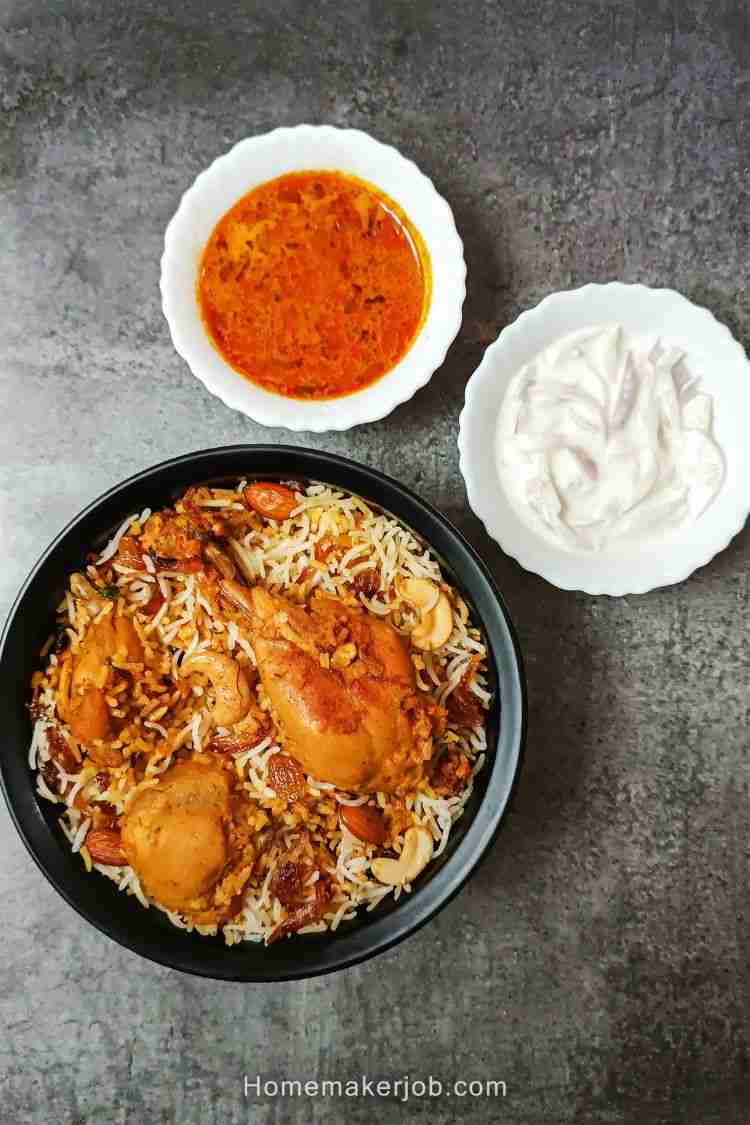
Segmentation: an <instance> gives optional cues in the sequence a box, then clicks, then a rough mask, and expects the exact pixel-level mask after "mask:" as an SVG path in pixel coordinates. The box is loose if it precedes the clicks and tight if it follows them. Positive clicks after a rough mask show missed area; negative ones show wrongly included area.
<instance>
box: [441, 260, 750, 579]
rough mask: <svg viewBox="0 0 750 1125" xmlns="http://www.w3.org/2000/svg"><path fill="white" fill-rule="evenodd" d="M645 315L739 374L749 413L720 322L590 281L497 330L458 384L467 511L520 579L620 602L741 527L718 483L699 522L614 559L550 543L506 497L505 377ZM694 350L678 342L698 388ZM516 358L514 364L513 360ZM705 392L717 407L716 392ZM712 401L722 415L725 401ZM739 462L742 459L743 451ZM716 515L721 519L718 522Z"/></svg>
mask: <svg viewBox="0 0 750 1125" xmlns="http://www.w3.org/2000/svg"><path fill="white" fill-rule="evenodd" d="M646 310H648V315H650V316H652V317H654V318H658V319H659V321H660V324H661V325H664V326H665V327H663V328H662V329H660V332H659V335H662V336H663V337H664V338H665V339H667V340H672V339H673V338H678V337H680V338H684V337H687V336H690V335H691V334H692V335H693V336H694V338H697V337H698V336H699V335H700V336H701V339H702V340H704V341H710V343H711V346H712V349H713V350H715V351H717V352H718V351H721V354H722V359H721V361H720V362H717V364H716V368H717V370H721V371H726V370H730V369H732V368H733V367H734V368H735V369H736V371H738V372H741V374H742V375H743V377H744V384H742V383H741V381H740V380H737V381H736V382H735V383H734V393H735V394H739V393H743V394H744V395H745V397H746V399H747V402H746V406H747V407H748V408H750V390H749V389H748V388H750V379H749V378H748V376H750V362H749V361H748V358H747V355H746V354H745V351H744V349H743V347H742V345H741V344H740V342H739V341H738V340H737V339H736V338H735V337H734V336H733V334H732V332H731V331H730V329H729V328H728V327H727V325H725V324H723V323H722V322H721V321H719V320H718V319H717V318H716V317H715V316H714V314H713V313H712V312H711V311H710V309H707V308H705V307H703V306H701V305H697V304H695V303H694V302H693V301H690V300H689V299H688V298H687V297H685V296H684V295H683V294H682V293H679V292H678V291H677V290H675V289H669V288H664V287H662V288H656V287H652V286H647V285H643V284H640V283H625V282H620V281H610V282H603V283H596V282H591V283H589V284H587V285H583V286H580V287H579V288H576V289H563V290H558V291H555V292H553V293H549V294H547V296H546V297H544V298H543V299H542V300H541V301H539V302H538V303H537V304H536V305H534V306H532V307H531V308H529V309H525V310H524V311H523V312H521V313H520V314H519V316H517V317H516V319H515V320H513V321H512V322H510V323H509V324H507V325H506V326H505V328H503V330H502V331H501V332H500V334H499V335H498V337H497V339H496V340H495V341H494V342H493V343H492V344H490V345H489V347H488V348H487V349H486V351H485V352H484V355H483V356H482V359H481V362H480V363H479V365H478V366H477V367H476V369H475V370H474V372H473V373H472V375H471V376H470V378H469V381H468V383H467V384H466V390H465V401H464V405H463V408H462V410H461V413H460V416H459V428H458V449H459V466H460V469H461V474H462V476H463V478H464V483H465V485H466V494H467V498H468V501H469V506H470V507H471V509H472V510H473V512H474V513H475V515H476V516H477V517H478V518H479V519H480V520H481V522H482V524H483V525H484V528H485V531H486V532H487V534H488V535H489V536H490V537H491V538H492V539H494V540H495V542H496V543H497V544H498V545H499V546H500V548H501V549H502V550H503V551H504V552H505V554H506V555H509V556H510V557H511V558H512V559H515V560H516V562H517V563H519V564H520V565H521V566H522V567H523V568H524V569H525V570H527V571H528V572H529V573H531V574H536V575H538V576H539V577H540V578H544V579H545V581H547V582H549V583H551V584H552V585H553V586H557V587H558V588H559V589H561V590H570V591H576V590H580V591H582V592H583V593H586V594H591V595H594V596H599V595H608V596H610V597H625V596H628V595H631V594H634V595H635V594H645V593H649V592H650V591H652V590H655V589H658V588H661V587H664V586H671V585H674V584H676V583H679V582H683V581H684V580H685V579H687V578H689V577H690V575H691V574H693V572H694V571H696V570H698V569H699V568H700V567H702V566H706V565H707V564H708V563H709V562H711V560H712V559H713V558H715V557H716V555H718V554H719V553H720V552H721V551H723V550H724V549H725V548H726V547H727V546H728V545H729V543H730V542H731V541H732V539H733V538H734V537H735V536H736V535H738V534H739V533H740V532H741V531H742V529H743V527H744V526H745V523H746V521H747V518H748V514H749V513H750V500H748V499H745V500H743V499H742V495H743V494H742V490H741V488H737V487H735V489H734V492H732V489H731V485H730V480H729V478H728V477H727V478H726V479H725V482H724V486H723V487H722V490H721V491H720V493H719V495H718V496H717V497H716V498H715V500H714V501H713V502H712V503H711V505H709V507H708V508H707V509H706V511H705V512H704V513H703V514H702V515H701V516H700V517H699V519H698V520H696V521H695V522H694V523H692V524H690V523H687V524H685V525H684V526H683V527H681V528H678V529H677V533H676V535H675V536H673V537H672V538H671V539H670V540H667V541H665V542H664V543H662V542H661V541H659V540H655V541H653V542H648V543H646V544H645V549H641V545H639V544H638V543H636V545H635V547H633V548H632V549H628V550H623V551H622V554H621V555H618V553H617V552H616V551H614V550H613V551H611V552H606V553H602V554H601V555H597V554H596V553H586V552H583V551H565V550H563V549H561V548H558V547H556V546H555V545H554V543H551V542H548V541H547V540H546V539H544V538H542V536H541V535H539V534H538V533H537V532H535V531H533V530H532V529H531V528H530V527H528V526H526V524H525V522H524V521H523V520H522V518H521V516H520V515H519V514H518V513H517V512H516V510H515V508H514V507H513V505H512V504H511V503H510V501H509V500H508V498H507V496H506V493H505V491H504V489H503V487H502V485H501V483H500V480H499V479H498V474H497V470H496V467H495V427H496V423H497V416H498V411H499V409H500V404H501V402H502V399H503V397H504V395H505V392H506V389H507V385H508V382H509V380H510V378H511V377H512V375H513V374H515V372H516V371H517V370H520V367H521V366H523V364H524V363H526V362H528V361H529V360H530V359H532V358H533V356H534V355H536V354H538V353H539V352H540V351H541V350H542V348H543V347H546V346H547V345H548V344H549V343H552V342H553V340H554V339H558V338H560V337H562V336H564V335H566V334H567V333H569V332H572V331H576V330H577V329H583V328H587V327H594V326H597V325H604V324H609V323H625V321H626V320H628V319H630V318H633V317H635V316H636V314H637V315H638V317H639V318H640V319H641V322H645V321H646ZM605 312H606V315H604V314H605ZM618 314H619V315H618ZM670 318H671V320H670ZM675 325H676V326H677V328H675ZM686 325H687V326H688V327H687V328H686V327H685V326H686ZM626 327H628V329H629V330H630V331H632V332H633V334H635V335H637V334H638V332H639V331H640V332H642V333H643V334H644V335H648V334H650V333H651V329H645V328H644V327H641V328H640V329H639V328H630V326H629V325H626ZM536 338H539V339H542V338H544V340H545V342H544V343H543V344H537V345H535V347H534V348H533V349H530V343H531V341H532V340H533V339H536ZM704 347H706V348H707V345H704ZM701 350H702V349H701V348H700V347H696V346H695V345H693V346H692V348H691V347H688V346H685V351H686V353H687V354H688V358H690V356H691V352H692V355H693V358H695V357H696V353H697V355H698V363H699V368H698V369H697V370H698V374H699V375H700V378H701V382H703V380H704V378H705V377H706V376H705V374H704V372H703V370H702V369H701V368H702V367H705V366H706V364H705V363H704V361H703V360H702V359H701V358H700V353H701ZM519 356H523V359H522V360H519ZM712 374H713V372H712ZM704 385H705V384H704ZM710 393H712V394H713V395H714V398H715V400H716V401H718V395H717V394H716V392H715V391H711V392H710ZM720 405H723V407H724V410H725V411H726V409H727V403H726V401H725V402H724V403H720ZM490 429H491V440H490V436H489V430H490ZM719 444H720V445H721V441H720V442H719ZM724 452H726V451H725V450H724ZM746 460H747V461H748V463H750V457H748V455H746ZM729 468H730V466H728V469H729ZM719 505H721V507H719ZM720 512H721V513H723V516H722V517H721V518H719V513H720ZM706 517H708V519H707V518H706ZM709 524H710V525H711V526H712V527H713V531H712V533H711V534H708V533H707V529H708V527H709ZM714 525H715V526H714ZM695 528H697V529H698V534H697V535H696V534H694V529H695ZM701 533H702V534H701ZM677 536H682V539H680V538H678V537H677ZM665 548H666V549H665Z"/></svg>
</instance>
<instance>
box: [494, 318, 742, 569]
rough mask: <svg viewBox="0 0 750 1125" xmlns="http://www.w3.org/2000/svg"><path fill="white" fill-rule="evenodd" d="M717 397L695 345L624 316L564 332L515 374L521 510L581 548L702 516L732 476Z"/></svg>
mask: <svg viewBox="0 0 750 1125" xmlns="http://www.w3.org/2000/svg"><path fill="white" fill-rule="evenodd" d="M712 422H713V400H712V399H711V397H710V396H709V395H707V394H702V393H700V391H699V390H698V387H697V379H695V378H694V377H693V376H692V375H691V374H690V372H689V371H688V368H687V366H686V364H685V357H684V353H683V352H681V351H680V350H679V349H677V348H671V347H665V346H664V345H663V344H662V343H661V342H660V341H659V340H657V341H656V342H654V339H653V337H651V339H650V340H639V339H636V338H634V337H631V336H629V335H627V334H626V332H625V331H624V329H623V328H622V327H620V326H619V325H606V326H597V327H592V328H584V329H582V330H581V331H578V332H573V333H571V334H570V335H568V336H563V337H562V338H561V339H559V340H557V341H556V342H555V343H554V344H552V345H551V346H550V347H548V348H546V349H545V350H544V351H543V352H541V353H540V354H539V355H538V356H536V358H535V359H534V360H532V362H531V363H528V364H527V365H526V366H525V367H523V368H522V369H521V370H520V371H519V372H518V374H517V375H515V376H514V377H513V379H512V380H511V382H510V384H509V387H508V391H507V393H506V395H505V398H504V399H503V403H502V406H501V409H500V416H499V420H498V427H497V445H496V460H497V467H498V472H499V474H500V480H501V483H502V485H503V487H504V489H505V491H506V492H507V494H508V496H509V497H510V499H511V500H512V502H513V504H514V506H515V507H516V508H517V510H518V512H519V514H520V515H521V516H522V517H523V518H524V519H525V520H526V521H527V522H528V523H530V524H531V526H532V527H534V528H535V529H536V530H537V531H538V532H540V533H541V534H543V535H545V536H546V537H547V538H549V539H553V540H554V541H555V542H556V543H557V544H558V545H559V546H565V547H567V548H570V549H580V548H583V549H585V550H591V551H599V550H602V549H604V548H605V547H607V546H609V545H611V544H616V543H621V542H623V541H633V540H638V539H639V538H646V537H649V536H653V535H655V534H660V533H664V532H666V531H669V530H670V529H673V528H676V527H679V526H680V525H682V524H685V523H687V522H689V521H692V520H695V519H697V518H698V516H699V515H700V514H701V512H703V511H705V509H706V508H707V507H708V505H709V504H710V503H711V501H712V500H713V499H714V497H715V496H716V494H717V493H718V492H719V490H720V488H721V486H722V483H723V480H724V456H723V454H722V451H721V449H720V448H719V446H718V445H717V443H716V442H715V441H714V439H713V436H712Z"/></svg>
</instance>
